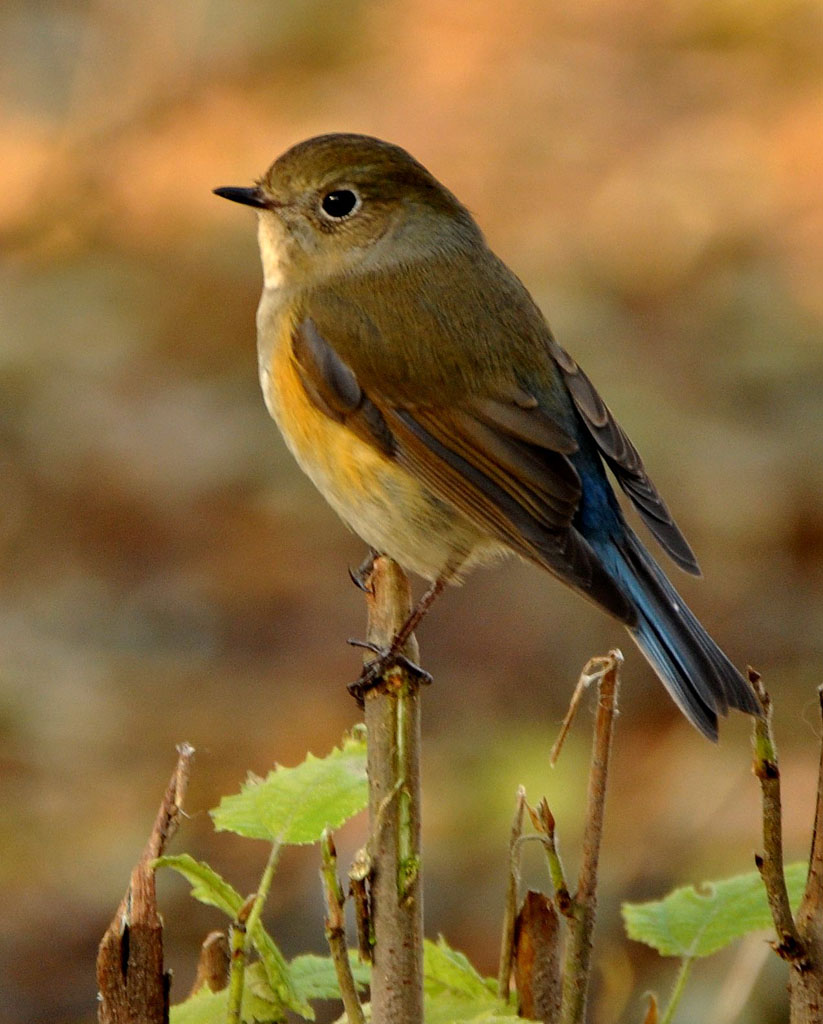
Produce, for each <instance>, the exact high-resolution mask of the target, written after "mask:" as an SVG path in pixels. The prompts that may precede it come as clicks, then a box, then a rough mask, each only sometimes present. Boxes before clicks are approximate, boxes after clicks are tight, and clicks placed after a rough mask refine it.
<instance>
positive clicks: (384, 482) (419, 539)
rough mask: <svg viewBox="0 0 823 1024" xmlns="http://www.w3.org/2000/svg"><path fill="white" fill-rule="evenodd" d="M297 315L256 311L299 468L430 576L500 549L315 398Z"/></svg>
mask: <svg viewBox="0 0 823 1024" xmlns="http://www.w3.org/2000/svg"><path fill="white" fill-rule="evenodd" d="M293 328H294V316H293V315H292V314H291V313H290V312H289V310H287V309H285V308H283V303H282V302H281V301H280V300H279V299H276V298H275V297H274V296H269V297H268V298H267V297H266V295H265V293H264V297H263V299H262V300H261V305H260V309H259V311H258V356H259V370H260V383H261V387H262V389H263V395H264V398H265V401H266V406H267V407H268V410H269V412H270V413H271V415H272V417H273V418H274V420H275V422H276V423H277V425H278V427H279V428H280V432H281V433H282V435H283V438H284V440H285V442H286V444H287V446H288V447H289V449H290V451H291V452H292V454H293V455H294V457H295V459H296V460H297V462H298V464H299V465H300V467H301V468H302V469H303V471H304V472H305V473H306V475H307V476H308V477H309V478H310V479H311V480H312V482H313V483H314V485H315V486H316V487H317V489H318V490H319V491H320V493H321V494H322V495H323V496H324V497H325V499H326V500H327V501H328V503H329V504H330V505H331V506H332V508H333V509H334V510H335V511H336V512H337V513H338V515H339V516H340V517H341V518H342V519H343V520H344V522H346V523H347V524H348V526H350V527H351V528H352V529H353V530H354V531H355V533H357V534H358V535H359V536H360V537H362V538H363V540H364V541H365V542H366V543H367V544H369V545H370V546H371V547H373V548H374V549H376V550H377V551H381V552H383V553H385V554H387V555H389V556H391V557H392V558H394V559H395V560H396V561H397V562H399V563H400V564H401V565H402V566H403V567H404V568H406V569H409V570H411V571H413V572H416V573H418V574H419V575H420V576H423V577H425V578H427V579H435V578H436V577H437V576H439V575H440V574H441V573H442V572H443V571H444V570H446V569H447V567H448V568H452V567H455V568H456V567H457V566H458V565H460V564H463V565H464V566H465V565H467V564H469V563H471V562H473V561H480V560H486V559H487V558H488V557H491V556H492V555H496V554H498V553H499V550H500V545H498V544H496V543H495V542H493V541H491V539H490V538H488V537H487V536H486V535H485V534H484V532H483V531H482V530H480V529H479V528H478V527H477V526H476V525H475V524H474V523H472V522H471V521H470V520H469V519H468V518H467V517H466V516H464V515H463V514H462V513H460V512H458V511H457V510H456V509H455V508H454V507H453V506H451V505H450V504H449V503H448V502H445V501H443V500H442V499H440V498H439V497H437V496H436V495H434V494H433V493H432V492H431V491H430V490H429V489H428V488H427V487H425V486H424V485H423V484H422V483H421V482H420V481H419V480H417V478H416V477H414V476H412V475H411V474H410V473H409V472H408V471H407V470H405V469H404V468H402V467H401V466H399V465H398V464H397V463H396V462H394V461H393V460H392V459H391V458H389V457H388V456H386V455H384V454H383V452H381V451H379V450H378V449H377V448H375V447H373V446H372V445H370V444H369V443H368V442H366V441H364V440H362V439H361V438H360V437H358V435H357V434H355V433H354V432H353V431H352V430H350V429H349V428H348V427H347V426H346V424H345V423H340V422H338V421H336V420H333V419H331V418H330V417H329V416H328V415H327V414H326V413H325V412H323V411H322V410H321V409H320V408H318V406H317V405H316V404H315V402H314V401H313V400H312V399H311V398H310V396H309V395H308V393H307V392H306V389H305V388H304V386H303V383H302V381H301V379H300V375H299V373H298V370H297V365H296V362H295V358H294V353H293V350H292V331H293Z"/></svg>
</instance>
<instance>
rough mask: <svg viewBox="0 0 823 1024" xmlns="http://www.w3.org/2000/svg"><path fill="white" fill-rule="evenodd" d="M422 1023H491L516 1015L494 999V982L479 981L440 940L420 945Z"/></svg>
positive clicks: (467, 966)
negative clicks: (423, 1014)
mask: <svg viewBox="0 0 823 1024" xmlns="http://www.w3.org/2000/svg"><path fill="white" fill-rule="evenodd" d="M423 986H424V997H425V1018H426V1024H469V1022H471V1024H481V1022H482V1024H495V1022H497V1021H504V1020H505V1021H509V1020H511V1018H512V1017H514V1016H516V1010H515V1007H514V1006H507V1005H505V1004H504V1003H501V1002H500V1000H499V999H498V998H497V995H496V992H497V983H496V982H495V981H494V980H493V979H491V978H483V977H481V975H479V974H478V973H477V971H476V970H475V969H474V968H473V967H472V965H471V964H470V963H469V961H468V960H467V959H466V957H465V956H464V955H463V954H462V953H458V952H457V951H456V950H454V949H451V948H450V947H449V946H448V945H447V944H446V942H445V940H444V939H443V938H442V936H441V937H440V938H439V939H438V940H437V942H436V943H434V942H430V941H428V940H426V942H425V943H424V944H423Z"/></svg>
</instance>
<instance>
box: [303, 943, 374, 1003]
mask: <svg viewBox="0 0 823 1024" xmlns="http://www.w3.org/2000/svg"><path fill="white" fill-rule="evenodd" d="M349 962H350V964H351V969H352V975H353V976H354V983H355V985H356V987H357V990H358V991H359V992H362V991H363V990H364V989H365V988H366V986H367V985H368V984H369V981H370V980H371V970H370V968H369V965H368V964H364V963H361V962H360V958H359V957H358V955H357V953H355V952H354V950H350V951H349ZM289 973H290V974H291V978H292V981H293V982H294V985H295V987H296V988H297V990H298V991H299V992H300V994H301V995H302V996H303V998H304V999H339V998H340V987H339V985H338V984H337V972H336V971H335V969H334V962H333V961H332V959H331V957H328V956H316V955H315V954H314V953H305V954H304V955H302V956H296V957H295V958H294V959H293V960H292V961H291V963H290V964H289Z"/></svg>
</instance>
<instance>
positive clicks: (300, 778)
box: [211, 736, 368, 844]
mask: <svg viewBox="0 0 823 1024" xmlns="http://www.w3.org/2000/svg"><path fill="white" fill-rule="evenodd" d="M367 802H368V789H367V782H366V744H365V742H363V740H362V739H360V738H359V737H358V738H354V737H351V736H349V737H346V739H345V740H344V742H343V746H342V747H339V748H338V747H335V748H334V750H332V752H331V753H330V754H329V755H328V757H323V758H319V757H315V756H314V755H312V754H309V755H308V757H307V758H306V760H305V761H304V762H303V763H302V764H299V765H297V766H296V767H295V768H283V767H280V766H278V767H276V768H275V770H274V771H272V772H269V774H268V776H267V777H266V778H265V779H262V780H261V779H256V778H254V779H252V778H250V779H249V780H248V781H247V782H246V783H245V784H244V786H243V787H242V788H241V790H240V792H239V793H237V794H235V795H234V796H226V797H223V799H222V800H221V801H220V806H219V807H217V808H215V809H214V810H213V811H212V812H211V816H212V818H213V819H214V827H215V828H216V829H218V830H223V831H230V832H236V833H237V834H238V835H241V836H246V837H247V838H250V839H268V840H269V842H272V843H281V844H282V843H292V844H303V843H316V842H317V841H318V840H319V839H320V834H321V833H322V831H323V829H324V828H326V827H329V828H338V827H339V826H340V825H342V824H343V822H344V821H347V820H348V819H349V818H351V817H353V816H354V815H355V814H357V813H358V812H359V811H362V810H363V809H364V807H365V806H366V804H367Z"/></svg>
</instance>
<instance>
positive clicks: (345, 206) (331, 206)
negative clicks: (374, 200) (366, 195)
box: [320, 188, 360, 220]
mask: <svg viewBox="0 0 823 1024" xmlns="http://www.w3.org/2000/svg"><path fill="white" fill-rule="evenodd" d="M359 205H360V196H359V195H358V194H357V193H356V192H354V191H353V190H352V189H350V188H336V189H335V190H334V191H333V192H327V193H326V194H325V195H324V196H323V198H322V199H321V200H320V209H321V210H322V211H323V213H324V214H325V215H326V216H327V217H330V218H331V219H332V220H343V218H344V217H349V216H351V214H353V213H354V211H355V210H356V209H357V208H358V206H359Z"/></svg>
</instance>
